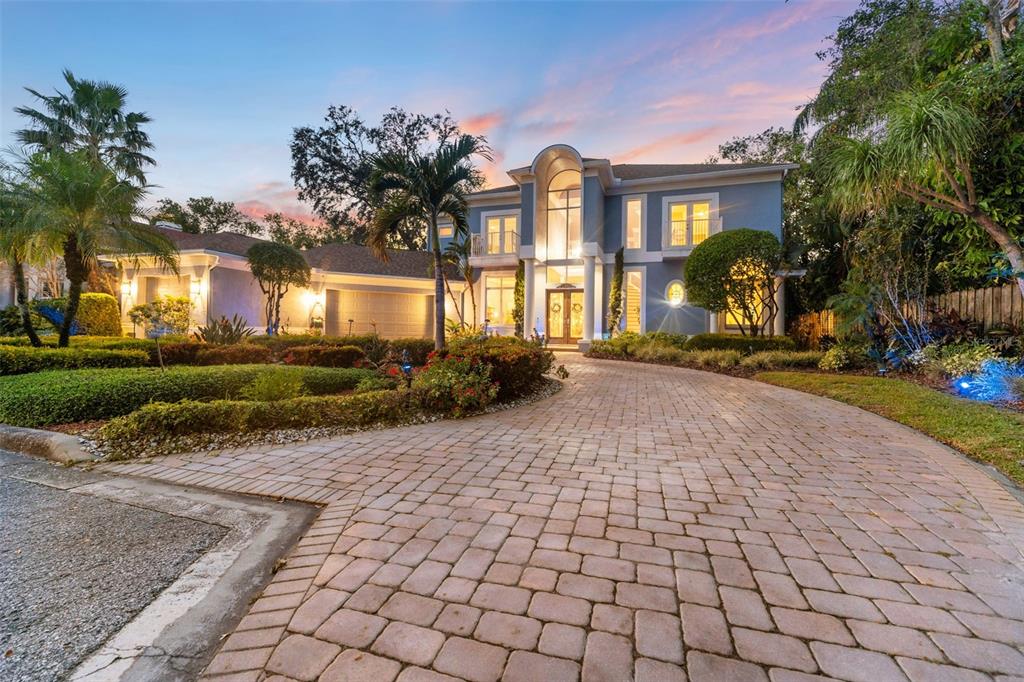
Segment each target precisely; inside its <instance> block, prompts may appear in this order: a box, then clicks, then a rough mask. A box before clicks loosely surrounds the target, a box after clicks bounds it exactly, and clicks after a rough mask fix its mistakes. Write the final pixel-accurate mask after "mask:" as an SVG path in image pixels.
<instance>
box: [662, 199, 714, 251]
mask: <svg viewBox="0 0 1024 682" xmlns="http://www.w3.org/2000/svg"><path fill="white" fill-rule="evenodd" d="M701 202H706V203H709V204H711V207H710V211H709V214H708V220H709V223H710V224H709V225H708V236H709V237H710V236H711V235H713V234H717V233H718V232H720V231H721V229H722V221H721V220H720V218H721V216H720V215H719V213H718V192H708V193H706V194H675V195H672V196H667V197H662V198H661V250H662V252H663V254H664V255H675V256H679V255H687V254H689V252H690V251H692V250H693V247H694V244H692V243H691V242H692V240H693V234H692V229H693V228H692V224H693V211H692V210H688V211H687V228H686V242H687V243H686V245H684V246H671V245H670V244H671V239H672V216H671V215H670V213H669V207H670V206H671V205H672V204H694V203H701Z"/></svg>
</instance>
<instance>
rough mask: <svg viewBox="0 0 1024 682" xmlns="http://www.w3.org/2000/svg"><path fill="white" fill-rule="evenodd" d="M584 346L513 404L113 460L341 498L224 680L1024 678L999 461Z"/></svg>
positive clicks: (171, 476)
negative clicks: (987, 464) (535, 395)
mask: <svg viewBox="0 0 1024 682" xmlns="http://www.w3.org/2000/svg"><path fill="white" fill-rule="evenodd" d="M565 361H566V364H567V366H568V369H569V371H570V377H569V379H568V380H567V381H566V385H565V387H564V389H563V390H562V391H561V392H560V393H558V394H557V395H555V396H554V397H552V398H549V399H546V400H543V401H541V402H539V403H535V404H532V405H527V406H523V407H519V408H515V409H511V410H507V411H504V412H497V413H493V414H489V415H484V416H480V417H473V418H470V419H464V420H459V421H442V422H436V423H432V424H424V425H418V426H410V427H403V428H398V429H389V430H382V431H373V432H364V433H357V434H352V435H348V436H343V437H338V438H334V439H331V440H324V441H315V442H309V443H299V444H294V445H287V446H267V447H252V448H240V449H236V450H229V451H223V452H219V453H214V454H195V455H185V456H176V457H164V458H157V459H154V460H152V461H147V462H131V463H121V464H110V465H104V468H109V469H111V470H116V471H118V472H119V473H131V474H134V475H139V476H149V477H154V478H159V479H163V480H167V481H172V482H177V483H185V484H191V485H196V486H205V487H211V488H218V489H223V490H230V491H235V492H245V493H255V494H269V495H278V496H283V497H287V498H293V499H298V500H304V501H311V502H319V503H322V504H324V505H325V506H324V508H323V511H322V513H321V515H320V517H319V519H318V520H317V521H316V522H315V523H314V525H313V526H312V527H311V528H310V530H309V531H308V532H307V533H306V535H305V536H304V537H303V538H302V539H301V541H300V542H299V543H298V545H297V546H296V547H295V549H294V551H293V552H292V554H291V556H290V557H289V559H288V562H287V564H286V565H285V566H284V567H283V568H282V569H281V570H279V571H278V572H277V573H276V575H275V577H274V579H273V581H272V582H271V583H270V585H269V586H268V587H267V589H266V591H265V592H264V594H263V596H262V597H261V598H260V599H259V600H257V601H256V602H254V603H253V605H252V608H251V610H250V613H249V615H247V616H246V617H245V618H243V620H242V621H241V623H240V624H239V626H238V628H237V629H236V632H235V633H234V634H233V635H232V636H230V637H229V638H227V639H226V643H225V646H224V648H223V650H222V651H221V653H219V654H218V655H217V657H216V658H214V660H213V662H212V663H211V664H210V667H209V668H208V669H207V671H206V675H207V676H208V677H209V678H211V679H219V678H223V679H224V680H227V679H254V680H255V679H264V678H269V676H270V675H271V674H272V673H277V674H281V675H284V676H286V677H291V678H296V679H311V678H312V677H315V676H316V675H318V674H321V673H322V674H323V675H324V679H328V678H330V679H362V678H364V677H368V678H372V679H375V680H390V679H393V678H397V679H399V680H402V681H403V682H409V681H415V680H444V679H451V678H455V679H472V680H490V681H496V680H501V679H504V680H540V679H544V680H551V681H552V682H555V681H560V680H575V679H577V678H579V679H582V680H583V681H584V682H598V681H599V680H610V681H612V682H622V681H624V680H628V679H633V678H635V679H643V680H690V682H717V681H720V680H731V681H742V680H757V681H765V680H769V679H771V680H773V681H776V682H782V681H798V680H812V679H826V677H831V678H834V679H840V680H848V681H856V680H870V682H888V681H895V680H907V679H910V680H915V681H917V680H946V679H949V680H990V681H994V680H997V679H999V676H1000V675H1021V674H1024V654H1022V646H1024V635H1022V634H1021V633H1024V558H1022V549H1024V505H1022V504H1021V502H1020V501H1019V500H1018V499H1017V498H1015V497H1014V496H1013V495H1011V494H1010V492H1009V491H1007V490H1006V489H1005V488H1003V487H1002V486H1001V485H1000V484H998V483H997V482H996V481H995V480H993V479H992V478H990V477H989V476H988V475H987V474H986V473H985V472H983V471H981V470H980V469H979V468H977V467H975V466H974V465H972V464H971V463H969V462H967V461H965V460H964V459H963V458H961V457H959V456H958V455H957V454H955V453H954V452H952V451H951V450H949V449H948V448H946V447H945V446H943V445H941V444H939V443H936V442H935V441H932V440H930V439H928V438H926V437H925V436H923V435H921V434H918V433H916V432H913V431H911V430H909V429H907V428H904V427H902V426H900V425H897V424H894V423H892V422H889V421H887V420H885V419H882V418H880V417H878V416H875V415H872V414H868V413H866V412H862V411H860V410H857V409H855V408H852V407H849V406H845V405H841V404H838V403H835V402H832V401H829V400H825V399H821V398H817V397H814V396H809V395H805V394H801V393H797V392H793V391H788V390H785V389H781V388H777V387H772V386H767V385H763V384H758V383H755V382H750V381H745V380H741V379H735V378H731V377H726V376H721V375H716V374H710V373H704V372H696V371H691V370H685V369H679V368H671V367H660V366H654V365H642V364H630V363H623V362H614V361H595V360H587V359H584V358H580V357H578V356H576V357H572V358H566V359H565ZM242 647H247V648H242ZM264 666H266V668H264ZM449 676H450V677H449ZM1007 679H1009V678H1007Z"/></svg>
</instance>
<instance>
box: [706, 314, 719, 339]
mask: <svg viewBox="0 0 1024 682" xmlns="http://www.w3.org/2000/svg"><path fill="white" fill-rule="evenodd" d="M709 317H710V319H709V320H708V332H710V333H712V334H717V333H718V313H714V312H713V313H710V315H709Z"/></svg>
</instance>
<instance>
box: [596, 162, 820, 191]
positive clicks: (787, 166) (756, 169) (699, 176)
mask: <svg viewBox="0 0 1024 682" xmlns="http://www.w3.org/2000/svg"><path fill="white" fill-rule="evenodd" d="M799 167H800V165H799V164H796V163H778V164H770V165H765V166H750V167H747V168H727V169H725V170H718V171H704V172H703V173H683V174H682V175H662V176H656V177H653V178H636V179H634V180H621V179H619V178H616V179H615V185H616V186H618V187H632V186H635V185H652V184H661V183H670V182H686V181H688V180H707V179H713V178H729V177H736V176H742V175H759V174H763V173H773V172H778V173H782V175H783V177H785V175H786V173H788V172H789V171H791V170H795V169H797V168H799Z"/></svg>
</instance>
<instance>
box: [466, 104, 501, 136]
mask: <svg viewBox="0 0 1024 682" xmlns="http://www.w3.org/2000/svg"><path fill="white" fill-rule="evenodd" d="M504 121H505V114H503V113H502V112H500V111H497V110H495V111H488V112H486V113H483V114H479V115H477V116H470V117H469V118H467V119H465V120H464V121H462V123H461V124H460V127H461V128H462V130H463V131H464V132H467V133H469V134H470V135H486V134H487V133H488V132H490V131H491V130H492V129H493V128H497V127H498V126H499V125H501V124H502V123H504Z"/></svg>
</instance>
